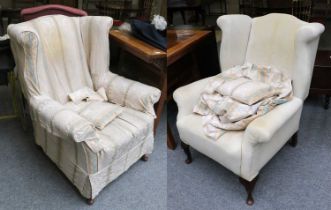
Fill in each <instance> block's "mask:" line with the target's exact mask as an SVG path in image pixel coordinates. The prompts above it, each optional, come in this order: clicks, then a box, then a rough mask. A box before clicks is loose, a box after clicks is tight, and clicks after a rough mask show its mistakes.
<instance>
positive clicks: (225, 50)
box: [174, 14, 324, 181]
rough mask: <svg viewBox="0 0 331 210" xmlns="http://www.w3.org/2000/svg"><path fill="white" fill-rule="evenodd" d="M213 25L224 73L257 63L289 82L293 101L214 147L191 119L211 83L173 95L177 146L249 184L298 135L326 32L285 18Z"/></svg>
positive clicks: (232, 18) (196, 118)
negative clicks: (218, 30) (179, 142)
mask: <svg viewBox="0 0 331 210" xmlns="http://www.w3.org/2000/svg"><path fill="white" fill-rule="evenodd" d="M217 24H218V26H219V27H220V28H221V29H222V43H221V47H220V63H221V68H222V72H224V71H226V70H227V69H231V68H232V67H234V66H237V65H243V64H245V63H256V64H260V65H268V66H269V65H271V66H273V67H275V68H277V69H279V70H281V71H282V73H284V74H285V75H287V76H288V77H289V78H290V79H291V80H292V81H293V84H292V87H293V98H292V100H291V101H289V102H287V103H284V104H281V105H279V106H277V107H275V108H274V109H273V110H272V111H270V112H268V113H267V114H265V115H263V116H261V117H259V118H257V119H255V120H253V121H252V122H251V123H250V124H249V125H248V127H247V128H246V129H245V130H243V131H231V132H227V133H226V134H225V135H224V136H222V137H220V138H219V139H218V140H217V141H215V140H212V139H210V138H208V137H207V136H206V135H204V133H203V127H202V116H200V115H197V114H194V113H193V108H194V105H195V104H197V103H198V102H199V99H200V95H201V93H202V91H203V90H204V88H205V87H206V86H207V85H208V84H209V83H211V82H212V81H213V80H214V79H215V77H209V78H205V79H202V80H200V81H197V82H194V83H192V84H189V85H187V86H184V87H181V88H178V89H177V90H176V91H175V92H174V99H175V101H176V103H177V105H178V115H177V127H178V131H179V135H180V138H181V140H182V141H183V142H184V143H186V144H189V145H190V146H192V147H193V148H195V149H196V150H198V151H200V152H201V153H203V154H205V155H206V156H208V157H210V158H212V159H214V160H215V161H217V162H218V163H220V164H222V165H223V166H225V167H226V168H228V169H229V170H231V171H232V172H233V173H235V174H237V175H238V176H240V177H242V178H244V179H246V180H248V181H251V180H253V179H254V178H255V177H256V176H257V175H258V174H259V171H260V170H261V169H262V168H263V166H264V165H265V164H266V163H267V162H268V161H269V160H270V159H271V158H272V157H273V156H274V155H275V154H276V153H277V152H278V151H279V150H280V149H281V147H282V146H283V145H284V144H285V143H286V142H287V141H288V140H289V138H290V137H291V136H292V135H293V134H294V133H295V132H297V131H298V129H299V122H300V116H301V111H302V104H303V101H304V100H305V98H306V97H307V95H308V91H309V86H310V81H311V75H312V70H313V64H314V61H315V56H316V51H317V46H318V42H319V37H320V35H321V34H322V33H323V31H324V26H323V25H321V24H319V23H306V22H303V21H301V20H299V19H297V18H295V17H293V16H291V15H286V14H269V15H266V16H262V17H257V18H253V19H252V18H250V17H248V16H246V15H224V16H221V17H219V18H218V20H217ZM284 34H286V36H284Z"/></svg>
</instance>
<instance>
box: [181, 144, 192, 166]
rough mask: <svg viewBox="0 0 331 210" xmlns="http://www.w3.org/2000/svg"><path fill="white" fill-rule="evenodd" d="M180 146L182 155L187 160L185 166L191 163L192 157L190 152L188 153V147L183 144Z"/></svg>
mask: <svg viewBox="0 0 331 210" xmlns="http://www.w3.org/2000/svg"><path fill="white" fill-rule="evenodd" d="M181 146H182V149H183V150H184V153H185V154H186V156H187V159H186V160H185V163H186V164H190V163H192V155H191V151H190V146H189V145H187V144H185V143H184V142H181Z"/></svg>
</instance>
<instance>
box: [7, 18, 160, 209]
mask: <svg viewBox="0 0 331 210" xmlns="http://www.w3.org/2000/svg"><path fill="white" fill-rule="evenodd" d="M112 23H113V21H112V19H111V18H110V17H92V16H91V17H67V16H63V15H52V16H44V17H40V18H37V19H34V20H31V21H28V22H24V23H20V24H15V25H10V26H9V28H8V33H9V36H10V38H11V47H12V50H13V52H14V57H15V61H16V71H17V72H18V76H19V79H20V82H21V85H22V89H23V93H24V95H25V97H26V98H27V100H28V102H29V105H30V106H29V107H30V114H31V118H32V122H33V127H34V135H35V141H36V143H37V144H38V145H40V146H41V147H42V149H43V150H44V152H45V153H46V154H47V155H48V156H49V157H50V159H51V160H52V161H53V162H54V163H56V165H57V166H58V167H59V168H60V169H61V170H62V171H63V173H64V174H65V175H66V176H67V178H68V179H69V180H70V181H71V182H72V183H73V184H74V185H75V186H76V187H77V188H78V190H79V192H80V193H81V195H82V196H84V197H85V198H87V199H88V202H89V203H92V202H93V199H94V198H95V197H96V196H97V195H98V193H99V192H100V191H101V190H102V189H103V188H104V187H105V186H106V185H107V184H108V183H110V182H111V181H113V180H114V179H116V178H117V177H118V176H119V175H121V174H122V173H124V172H125V171H126V170H127V169H128V168H129V167H130V166H131V165H132V164H133V163H135V162H136V161H137V160H138V159H140V158H141V157H143V158H144V159H146V158H147V156H145V155H148V154H150V153H151V152H152V150H153V140H154V136H153V125H154V116H155V115H153V113H154V110H153V105H154V103H156V102H157V101H158V99H159V97H160V91H159V90H158V89H156V88H154V87H151V86H147V85H144V84H142V83H139V82H135V81H132V80H129V79H126V78H124V77H121V76H118V75H116V74H113V73H111V72H110V71H109V59H110V54H109V39H108V33H109V30H110V28H111V27H112ZM86 87H87V88H90V89H93V90H95V91H96V90H99V89H100V88H104V90H106V91H105V93H106V96H105V95H104V96H105V97H104V98H107V97H108V100H109V101H111V102H113V103H111V104H112V105H111V106H112V107H115V108H116V107H118V108H119V109H120V110H121V111H122V112H121V113H120V115H118V116H117V117H116V118H115V119H113V120H112V121H111V122H110V123H109V124H107V125H105V127H104V128H102V129H96V126H95V124H93V123H92V122H94V121H92V122H91V120H90V118H86V117H82V116H81V113H82V112H84V113H87V114H92V117H93V115H97V114H99V115H100V117H101V118H103V117H104V116H107V114H108V113H109V112H107V113H106V112H105V113H103V112H102V110H101V111H100V109H98V107H99V105H100V103H101V105H102V107H103V106H104V105H105V104H106V107H109V106H110V105H109V104H110V103H109V102H108V101H107V102H99V101H88V102H79V103H73V102H72V101H69V98H68V94H70V93H72V92H74V91H76V90H80V89H81V88H86ZM108 105H109V106H108ZM83 110H84V111H83ZM100 112H101V113H100ZM97 120H98V119H97Z"/></svg>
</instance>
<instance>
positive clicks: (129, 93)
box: [106, 74, 161, 118]
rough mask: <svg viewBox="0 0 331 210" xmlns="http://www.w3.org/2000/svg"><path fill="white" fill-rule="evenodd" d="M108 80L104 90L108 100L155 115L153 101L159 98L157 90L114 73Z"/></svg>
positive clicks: (159, 93)
mask: <svg viewBox="0 0 331 210" xmlns="http://www.w3.org/2000/svg"><path fill="white" fill-rule="evenodd" d="M110 81H111V82H109V86H108V87H107V92H106V93H107V96H108V99H109V101H111V102H113V103H116V104H119V105H121V106H127V107H130V108H132V109H136V110H138V111H142V112H145V113H147V114H150V115H152V116H153V117H154V118H155V117H156V115H155V112H154V103H156V102H157V101H158V100H159V98H160V95H161V92H160V91H159V90H157V89H156V88H153V87H150V86H147V85H144V84H142V83H140V82H136V81H132V80H129V79H126V78H124V77H122V76H119V75H115V74H114V75H112V78H111V80H110Z"/></svg>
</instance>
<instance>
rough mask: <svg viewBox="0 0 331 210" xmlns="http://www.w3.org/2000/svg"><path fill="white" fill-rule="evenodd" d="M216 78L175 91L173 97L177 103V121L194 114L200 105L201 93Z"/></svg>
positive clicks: (203, 80)
mask: <svg viewBox="0 0 331 210" xmlns="http://www.w3.org/2000/svg"><path fill="white" fill-rule="evenodd" d="M213 78H214V77H208V78H205V79H202V80H199V81H196V82H193V83H191V84H189V85H186V86H183V87H180V88H178V89H177V90H175V92H174V94H173V97H174V100H175V101H176V103H177V107H178V115H177V120H179V119H181V118H182V117H184V116H186V115H189V114H191V113H192V112H193V108H194V106H195V105H196V104H197V103H198V101H199V98H200V95H201V92H202V91H203V89H204V88H205V87H206V86H207V84H208V83H209V82H210V81H211V80H212V79H213Z"/></svg>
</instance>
